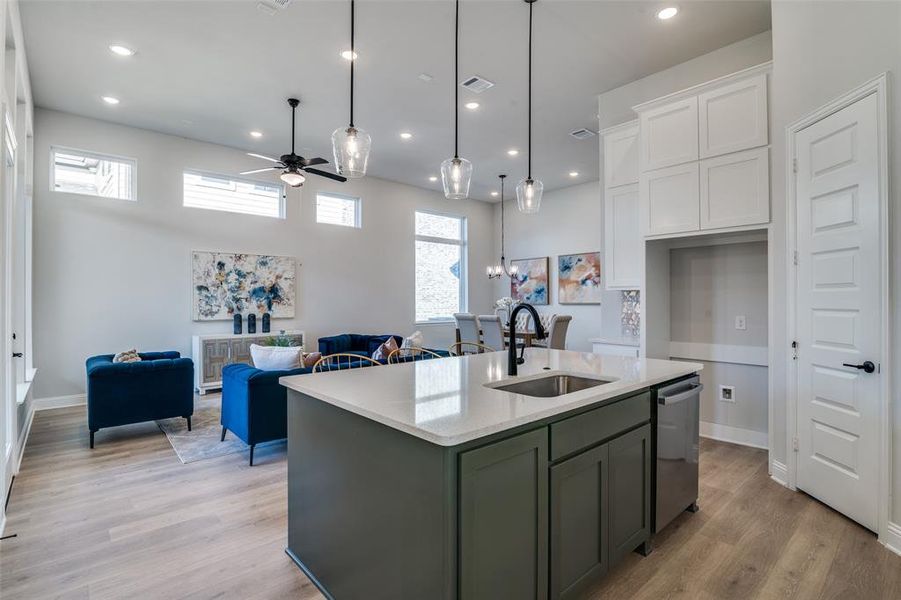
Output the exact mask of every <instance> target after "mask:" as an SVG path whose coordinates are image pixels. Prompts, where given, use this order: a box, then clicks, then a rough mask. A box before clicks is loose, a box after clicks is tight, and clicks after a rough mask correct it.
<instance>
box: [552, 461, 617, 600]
mask: <svg viewBox="0 0 901 600" xmlns="http://www.w3.org/2000/svg"><path fill="white" fill-rule="evenodd" d="M607 496H608V490H607V445H606V444H604V445H602V446H599V447H597V448H593V449H591V450H588V451H586V452H583V453H582V454H579V455H578V456H575V457H573V458H571V459H569V460H567V461H564V462H562V463H560V464H559V465H555V466H554V467H552V468H551V533H550V538H551V569H550V570H551V593H550V598H551V599H552V600H556V599H566V598H579V597H582V595H583V594H584V591H585V590H586V588H588V587H590V586H591V585H592V584H593V583H595V582H596V581H598V580H600V579H601V578H602V577H603V576H604V575H605V574H606V573H607V569H608V567H609V560H608V554H609V548H608V544H609V541H608V533H607V529H608V525H607V512H608V507H607Z"/></svg>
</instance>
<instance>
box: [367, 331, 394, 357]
mask: <svg viewBox="0 0 901 600" xmlns="http://www.w3.org/2000/svg"><path fill="white" fill-rule="evenodd" d="M395 350H397V341H396V340H395V339H394V336H391V337H389V338H388V339H387V340H386V341H385V343H384V344H382V345H381V346H379V347H378V349H377V350H376V351H375V352H373V353H372V358H373V360H388V355H389V354H391V353H392V352H394V351H395Z"/></svg>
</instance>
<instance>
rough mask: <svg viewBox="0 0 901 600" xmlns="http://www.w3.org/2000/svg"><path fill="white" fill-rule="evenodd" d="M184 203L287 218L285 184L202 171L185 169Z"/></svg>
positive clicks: (199, 206)
mask: <svg viewBox="0 0 901 600" xmlns="http://www.w3.org/2000/svg"><path fill="white" fill-rule="evenodd" d="M183 203H184V205H185V206H188V207H190V208H205V209H207V210H223V211H225V212H235V213H242V214H245V215H258V216H261V217H273V218H275V219H284V218H285V186H283V185H281V184H278V183H268V182H264V181H254V180H252V179H240V178H237V177H232V176H230V175H215V174H212V173H201V172H200V171H185V172H184V202H183Z"/></svg>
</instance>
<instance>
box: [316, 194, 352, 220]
mask: <svg viewBox="0 0 901 600" xmlns="http://www.w3.org/2000/svg"><path fill="white" fill-rule="evenodd" d="M316 222H317V223H325V224H326V225H341V226H342V227H358V228H359V227H361V225H360V199H359V198H354V197H353V196H342V195H341V194H331V193H325V192H319V193H318V194H316Z"/></svg>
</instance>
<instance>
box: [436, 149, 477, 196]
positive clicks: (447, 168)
mask: <svg viewBox="0 0 901 600" xmlns="http://www.w3.org/2000/svg"><path fill="white" fill-rule="evenodd" d="M471 182H472V163H471V162H469V161H468V160H466V159H465V158H458V157H456V156H455V157H454V158H448V159H447V160H445V161H444V162H443V163H441V183H442V184H443V185H444V197H445V198H447V199H448V200H464V199H466V198H468V197H469V184H470V183H471Z"/></svg>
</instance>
